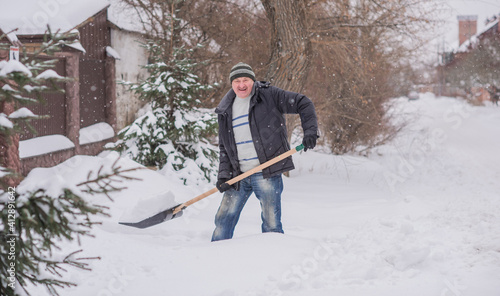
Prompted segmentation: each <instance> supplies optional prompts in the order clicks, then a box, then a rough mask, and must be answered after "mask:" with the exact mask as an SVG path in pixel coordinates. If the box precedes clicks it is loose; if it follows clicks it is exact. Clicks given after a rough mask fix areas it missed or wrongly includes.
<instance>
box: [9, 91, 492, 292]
mask: <svg viewBox="0 0 500 296" xmlns="http://www.w3.org/2000/svg"><path fill="white" fill-rule="evenodd" d="M391 112H393V113H394V114H397V116H398V121H400V122H402V121H405V122H407V126H406V128H405V129H404V130H403V131H402V132H401V133H400V134H399V135H398V136H397V137H396V138H395V139H394V140H393V141H392V142H391V143H388V144H386V145H384V146H381V147H378V148H376V149H375V150H374V151H373V153H371V154H370V155H368V156H367V157H362V156H357V155H344V156H335V155H329V154H324V153H320V152H317V151H319V150H320V149H315V151H314V150H313V151H308V152H299V153H298V154H296V155H294V156H293V158H294V161H295V164H296V167H297V168H296V170H294V171H292V172H291V175H290V177H289V178H284V185H285V190H284V193H283V199H282V209H283V217H282V218H283V219H282V220H283V226H284V230H285V234H284V235H281V234H272V233H271V234H269V233H268V234H261V233H260V223H261V222H260V205H259V203H258V201H257V199H256V198H254V197H250V199H249V201H248V203H247V205H246V206H245V208H244V209H243V212H242V215H241V217H240V220H239V223H238V225H237V227H236V231H235V236H234V238H233V239H232V240H226V241H219V242H215V243H211V242H210V238H211V234H212V231H213V228H214V225H213V219H214V216H215V213H216V211H217V208H218V206H219V203H220V200H221V194H220V193H218V192H217V193H215V194H213V195H212V196H210V197H208V198H206V199H203V200H201V201H199V202H198V203H195V204H193V205H192V206H190V207H188V208H187V209H185V210H184V215H183V216H182V217H180V218H178V219H174V220H171V221H166V222H164V223H162V224H159V225H156V226H154V227H151V228H147V229H135V228H131V227H127V226H123V225H120V224H118V222H120V221H126V222H137V220H139V219H142V218H144V217H147V216H150V215H153V214H156V213H157V212H159V211H161V210H162V209H165V208H169V207H173V206H175V205H176V204H178V203H181V202H184V201H187V200H189V199H192V198H194V197H195V196H197V195H199V194H201V193H203V192H205V191H207V190H209V189H212V188H213V184H205V185H201V186H198V187H192V186H191V187H188V186H183V185H182V182H181V181H179V180H178V179H176V178H174V177H173V176H172V175H169V177H168V178H167V177H166V176H164V175H162V174H161V173H160V172H156V171H152V170H148V169H141V170H138V171H135V172H134V173H133V174H132V175H134V176H136V177H139V178H141V179H142V181H127V182H126V186H127V189H126V190H124V191H122V192H119V193H112V194H111V195H112V198H113V199H114V202H111V201H109V200H108V199H106V198H105V197H100V198H99V197H92V199H93V201H94V202H95V201H96V200H100V202H101V203H102V204H103V205H106V206H108V207H110V209H109V213H110V214H111V216H110V217H105V218H99V220H102V222H103V223H102V225H99V226H96V227H95V229H94V230H93V234H94V235H95V238H91V237H88V238H84V239H82V240H81V245H80V246H78V245H68V244H64V245H61V247H62V248H63V250H62V251H64V252H66V253H70V252H71V251H74V250H77V249H80V248H81V249H83V250H84V252H83V253H82V254H80V255H81V257H86V256H88V257H91V256H100V257H101V258H102V259H101V260H98V261H97V260H96V261H93V262H91V268H92V269H93V270H92V271H91V272H88V271H81V270H76V269H68V270H69V273H70V274H69V278H70V279H71V280H72V281H74V282H76V283H77V284H78V287H74V288H73V287H72V288H67V289H64V290H61V294H62V295H65V296H72V295H75V296H76V295H122V296H128V295H166V294H168V295H207V296H208V295H213V296H216V295H217V296H230V295H244V296H253V295H255V296H257V295H286V296H306V295H307V296H310V295H314V296H323V295H324V296H326V295H328V296H329V295H343V296H361V295H363V296H364V295H383V296H400V295H409V296H413V295H414V296H417V295H418V296H420V295H426V296H442V295H455V296H476V295H481V296H497V295H498V293H499V291H500V216H499V215H498V213H499V212H500V196H499V192H500V181H499V180H500V170H499V169H498V168H499V167H500V158H499V157H498V151H499V149H500V138H499V137H497V136H496V135H498V126H500V109H498V107H496V106H493V105H492V104H490V103H489V102H487V105H486V106H471V105H468V104H467V103H465V102H464V101H462V100H459V99H454V98H446V97H438V98H436V97H434V96H433V95H431V94H422V95H421V96H420V99H419V100H414V101H408V99H407V98H405V97H403V98H397V99H394V107H393V109H392V111H391ZM39 147H41V145H40V146H39ZM116 157H117V154H116V153H114V152H107V153H102V154H101V155H100V156H96V157H92V156H76V157H73V158H71V159H69V160H68V161H66V162H64V163H63V164H61V165H58V166H56V167H54V168H39V169H36V170H34V171H32V173H30V175H28V177H27V178H26V179H25V180H24V181H23V184H21V185H20V186H19V187H18V190H23V186H34V187H33V188H36V186H35V185H36V184H42V185H43V186H45V187H49V186H50V189H51V190H53V191H54V192H57V187H58V186H59V187H61V186H72V185H74V184H77V183H79V182H82V181H83V180H85V178H86V174H87V172H88V170H90V169H92V170H94V171H96V170H97V169H98V168H99V167H100V166H101V165H103V164H109V163H112V162H113V161H114V159H116ZM119 164H120V165H122V166H124V167H126V168H129V167H141V166H140V165H138V164H136V163H135V162H133V161H131V160H128V159H121V160H120V162H119ZM55 176H59V177H57V178H55ZM52 179H55V180H64V181H65V182H62V181H58V182H57V183H56V184H58V185H50V184H54V183H50V182H48V180H52ZM44 180H45V183H43V182H44ZM89 198H90V197H89ZM134 219H135V220H134ZM186 283H187V284H186ZM31 289H32V291H34V292H33V294H34V295H40V296H43V295H48V293H47V292H46V291H45V290H44V289H43V288H42V287H31Z"/></svg>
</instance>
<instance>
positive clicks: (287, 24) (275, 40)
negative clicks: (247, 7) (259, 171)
mask: <svg viewBox="0 0 500 296" xmlns="http://www.w3.org/2000/svg"><path fill="white" fill-rule="evenodd" d="M261 1H262V5H263V6H264V9H265V10H266V14H267V18H268V19H269V22H270V23H271V60H270V62H269V68H268V71H267V75H266V78H267V80H268V81H271V82H272V83H273V84H274V85H276V86H277V87H279V88H282V89H284V90H288V91H293V92H302V90H303V89H304V86H305V83H306V80H307V71H308V70H309V66H310V64H311V52H312V47H311V41H310V39H309V36H308V33H307V25H306V24H307V22H306V6H305V1H304V0H294V1H290V0H261ZM286 120H287V123H286V128H287V133H288V139H289V140H290V139H291V136H292V132H293V130H294V129H295V127H296V126H297V125H298V124H299V120H298V118H297V116H287V118H286ZM285 175H286V176H288V174H285Z"/></svg>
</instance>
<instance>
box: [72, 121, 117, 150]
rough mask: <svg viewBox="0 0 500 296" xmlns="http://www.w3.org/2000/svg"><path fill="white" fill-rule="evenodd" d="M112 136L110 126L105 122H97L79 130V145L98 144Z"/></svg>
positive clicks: (112, 132) (113, 132)
mask: <svg viewBox="0 0 500 296" xmlns="http://www.w3.org/2000/svg"><path fill="white" fill-rule="evenodd" d="M114 136H115V131H114V130H113V127H112V126H111V125H109V124H108V123H106V122H98V123H96V124H93V125H90V126H87V127H84V128H81V129H80V145H85V144H89V143H95V142H99V141H102V140H106V139H110V138H113V137H114Z"/></svg>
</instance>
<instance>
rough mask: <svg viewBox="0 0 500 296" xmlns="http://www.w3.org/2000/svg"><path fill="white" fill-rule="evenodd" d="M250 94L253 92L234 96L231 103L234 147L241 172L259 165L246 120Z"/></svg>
mask: <svg viewBox="0 0 500 296" xmlns="http://www.w3.org/2000/svg"><path fill="white" fill-rule="evenodd" d="M252 95H253V93H252V94H251V95H250V96H248V97H247V98H244V99H242V98H239V97H236V98H235V99H234V103H233V130H234V139H235V141H236V149H237V151H238V159H239V162H240V169H241V171H242V172H246V171H248V170H251V169H253V168H254V167H256V166H258V165H260V162H259V159H258V158H257V151H256V150H255V146H254V144H253V140H252V134H251V133H250V125H249V122H248V111H249V107H250V98H251V97H252Z"/></svg>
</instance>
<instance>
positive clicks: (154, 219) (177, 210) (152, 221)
mask: <svg viewBox="0 0 500 296" xmlns="http://www.w3.org/2000/svg"><path fill="white" fill-rule="evenodd" d="M302 149H304V145H302V144H300V145H299V146H297V147H295V148H293V149H291V150H288V151H287V152H285V153H283V154H280V155H278V156H276V157H275V158H273V159H271V160H268V161H266V162H265V163H263V164H261V165H259V166H258V167H256V168H253V169H251V170H249V171H247V172H245V173H243V174H241V175H239V176H236V177H234V178H232V179H231V180H229V181H227V182H226V183H227V184H229V185H233V184H234V183H236V182H239V181H241V180H243V179H245V178H246V177H248V176H251V175H253V174H255V173H257V172H259V171H261V170H262V169H265V168H267V167H268V166H271V165H272V164H275V163H277V162H278V161H280V160H283V159H285V158H287V157H289V156H291V155H292V154H294V153H295V152H297V151H300V150H302ZM218 191H219V190H218V189H217V187H215V188H212V189H211V190H209V191H207V192H205V193H202V194H200V195H198V196H197V197H195V198H193V199H190V200H188V201H186V202H185V203H182V204H178V205H176V206H175V207H172V208H170V209H167V210H164V211H162V212H160V213H158V214H156V215H154V216H151V217H149V218H146V219H144V220H142V221H139V222H136V223H130V222H119V223H120V224H122V225H127V226H132V227H137V228H148V227H151V226H154V225H156V224H160V223H162V222H165V221H167V220H172V219H174V218H178V217H180V216H182V211H183V210H184V209H185V208H187V207H189V206H190V205H192V204H194V203H195V202H197V201H200V200H202V199H204V198H205V197H207V196H209V195H212V194H214V193H216V192H218Z"/></svg>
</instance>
